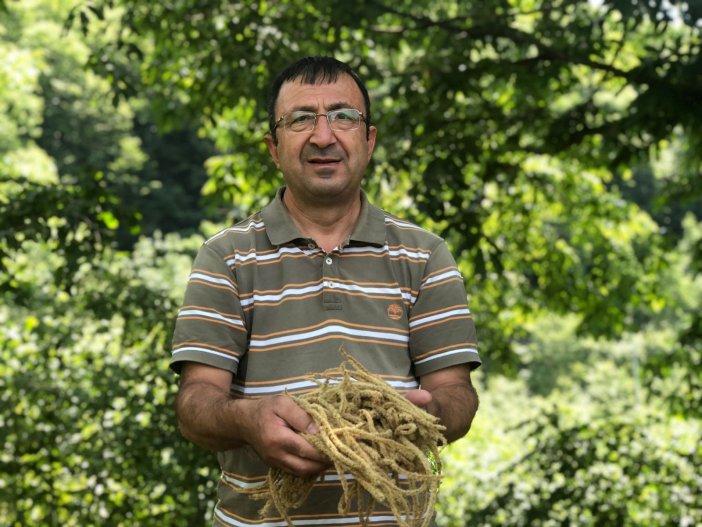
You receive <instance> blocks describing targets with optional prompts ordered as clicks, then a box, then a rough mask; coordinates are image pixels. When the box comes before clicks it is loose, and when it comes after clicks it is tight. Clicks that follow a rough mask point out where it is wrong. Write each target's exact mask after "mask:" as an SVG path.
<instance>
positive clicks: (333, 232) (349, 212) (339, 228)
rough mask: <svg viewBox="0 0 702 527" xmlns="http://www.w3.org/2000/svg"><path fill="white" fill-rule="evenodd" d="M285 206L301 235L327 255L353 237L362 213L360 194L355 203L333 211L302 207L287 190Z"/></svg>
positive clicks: (328, 208) (338, 207) (340, 205)
mask: <svg viewBox="0 0 702 527" xmlns="http://www.w3.org/2000/svg"><path fill="white" fill-rule="evenodd" d="M283 203H284V204H285V207H286V208H287V210H288V212H289V213H290V217H291V218H292V220H293V223H294V224H295V226H296V227H297V229H298V230H299V231H300V233H301V234H302V235H303V236H305V237H307V238H311V239H313V240H314V241H315V242H316V243H317V245H319V246H320V247H321V248H322V249H323V250H324V251H325V252H331V251H332V250H333V249H334V248H335V247H338V246H339V245H341V244H342V243H343V242H344V241H345V240H346V239H347V238H348V237H349V236H350V234H351V232H352V231H353V228H354V226H355V225H356V221H357V220H358V217H359V215H360V213H361V195H360V192H359V194H358V195H357V197H356V199H354V200H352V201H350V202H347V203H339V204H336V205H334V206H333V207H327V206H316V207H313V206H307V205H305V206H304V207H303V206H301V205H300V204H299V203H298V202H297V201H296V200H295V197H294V196H293V195H292V193H291V192H290V191H289V190H286V191H285V194H283Z"/></svg>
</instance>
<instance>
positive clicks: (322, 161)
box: [307, 157, 341, 165]
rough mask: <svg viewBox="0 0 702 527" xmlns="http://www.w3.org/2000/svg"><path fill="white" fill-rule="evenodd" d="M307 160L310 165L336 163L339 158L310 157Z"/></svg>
mask: <svg viewBox="0 0 702 527" xmlns="http://www.w3.org/2000/svg"><path fill="white" fill-rule="evenodd" d="M307 162H308V163H310V164H312V165H336V164H337V163H340V162H341V160H340V159H338V158H336V157H310V158H308V159H307Z"/></svg>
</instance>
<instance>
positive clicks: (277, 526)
mask: <svg viewBox="0 0 702 527" xmlns="http://www.w3.org/2000/svg"><path fill="white" fill-rule="evenodd" d="M214 513H215V515H217V518H219V519H220V520H221V521H222V522H223V523H225V524H226V525H231V526H233V527H287V525H288V524H287V523H286V522H285V520H283V521H278V522H265V523H261V522H259V521H252V522H251V523H249V522H243V521H240V520H237V519H235V518H230V517H228V516H226V515H225V514H224V513H223V512H221V511H220V510H219V508H217V507H215V510H214ZM394 521H397V520H396V519H395V517H394V516H390V515H387V514H386V515H383V516H371V517H370V518H368V522H369V523H370V524H373V523H382V522H394ZM360 522H361V519H360V518H359V517H351V518H321V519H307V520H292V523H293V525H299V526H300V527H304V526H306V525H309V526H313V525H315V526H317V525H322V526H326V525H348V524H357V525H360Z"/></svg>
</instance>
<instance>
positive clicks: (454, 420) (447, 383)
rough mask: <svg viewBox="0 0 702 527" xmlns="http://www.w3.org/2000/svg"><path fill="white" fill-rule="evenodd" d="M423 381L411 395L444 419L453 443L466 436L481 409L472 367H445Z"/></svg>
mask: <svg viewBox="0 0 702 527" xmlns="http://www.w3.org/2000/svg"><path fill="white" fill-rule="evenodd" d="M419 381H420V385H421V389H420V390H412V391H410V392H408V393H407V398H408V399H409V400H410V401H411V402H412V403H414V404H416V405H417V406H419V407H421V408H424V409H425V410H426V411H427V412H429V413H430V414H432V415H435V416H437V417H438V418H439V419H440V420H441V424H442V425H444V426H445V427H446V430H445V431H444V436H445V437H446V440H447V441H448V442H449V443H450V442H452V441H455V440H456V439H460V438H461V437H463V436H464V435H466V434H467V433H468V430H469V429H470V425H471V423H472V422H473V418H474V417H475V413H476V412H477V411H478V394H477V392H476V391H475V388H474V387H473V383H472V382H471V380H470V369H469V368H468V366H467V365H465V364H459V365H457V366H450V367H448V368H443V369H441V370H437V371H435V372H432V373H428V374H426V375H423V376H422V377H421V378H420V379H419Z"/></svg>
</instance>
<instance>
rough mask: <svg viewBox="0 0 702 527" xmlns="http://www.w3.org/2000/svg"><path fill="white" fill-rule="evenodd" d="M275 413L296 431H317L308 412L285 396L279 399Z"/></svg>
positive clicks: (311, 432)
mask: <svg viewBox="0 0 702 527" xmlns="http://www.w3.org/2000/svg"><path fill="white" fill-rule="evenodd" d="M276 414H277V415H278V417H280V418H281V419H283V421H285V422H286V423H287V424H288V426H289V427H290V428H292V429H293V430H295V431H297V432H304V433H307V434H316V433H318V432H319V428H318V427H317V424H316V423H315V422H314V420H313V419H312V417H310V414H308V413H307V412H305V411H304V410H303V409H302V408H300V407H299V406H298V405H297V404H295V402H294V401H293V400H291V399H289V398H287V397H285V398H282V399H281V401H280V403H279V407H278V408H277V409H276Z"/></svg>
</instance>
